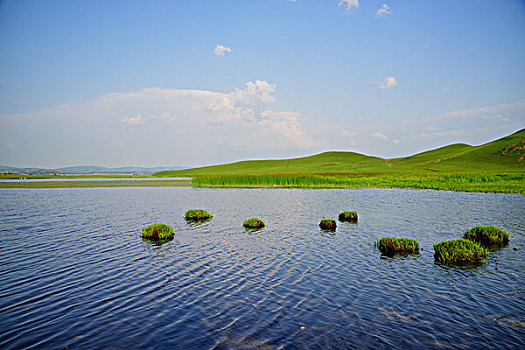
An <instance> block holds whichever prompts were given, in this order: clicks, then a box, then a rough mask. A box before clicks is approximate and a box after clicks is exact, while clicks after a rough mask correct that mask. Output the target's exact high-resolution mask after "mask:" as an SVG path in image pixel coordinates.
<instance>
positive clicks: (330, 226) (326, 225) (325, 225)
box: [319, 219, 337, 231]
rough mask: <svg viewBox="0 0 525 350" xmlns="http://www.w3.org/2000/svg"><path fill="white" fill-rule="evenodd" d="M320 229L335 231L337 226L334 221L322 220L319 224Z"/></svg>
mask: <svg viewBox="0 0 525 350" xmlns="http://www.w3.org/2000/svg"><path fill="white" fill-rule="evenodd" d="M319 227H320V228H322V229H323V230H330V231H335V229H336V228H337V224H336V222H335V220H334V219H322V220H321V222H320V223H319Z"/></svg>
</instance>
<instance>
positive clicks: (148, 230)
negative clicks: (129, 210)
mask: <svg viewBox="0 0 525 350" xmlns="http://www.w3.org/2000/svg"><path fill="white" fill-rule="evenodd" d="M173 235H174V233H173V228H172V227H171V226H168V225H166V224H152V225H149V226H146V227H144V228H143V229H142V234H141V236H142V237H143V238H149V239H154V240H165V239H172V238H173Z"/></svg>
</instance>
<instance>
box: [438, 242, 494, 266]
mask: <svg viewBox="0 0 525 350" xmlns="http://www.w3.org/2000/svg"><path fill="white" fill-rule="evenodd" d="M486 257H487V251H486V249H485V248H483V247H482V246H481V245H479V244H477V243H476V242H474V241H469V240H468V239H464V238H460V239H455V240H451V241H444V242H439V243H436V244H434V259H435V260H436V261H437V262H440V263H443V264H465V263H475V262H479V261H481V260H482V259H484V258H486Z"/></svg>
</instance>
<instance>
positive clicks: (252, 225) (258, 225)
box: [242, 218, 264, 228]
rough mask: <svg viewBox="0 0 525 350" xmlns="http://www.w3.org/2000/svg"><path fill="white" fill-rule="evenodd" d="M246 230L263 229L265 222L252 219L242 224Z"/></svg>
mask: <svg viewBox="0 0 525 350" xmlns="http://www.w3.org/2000/svg"><path fill="white" fill-rule="evenodd" d="M242 225H243V226H244V227H246V228H261V227H264V221H262V220H261V219H259V218H251V219H248V220H246V221H244V223H243V224H242Z"/></svg>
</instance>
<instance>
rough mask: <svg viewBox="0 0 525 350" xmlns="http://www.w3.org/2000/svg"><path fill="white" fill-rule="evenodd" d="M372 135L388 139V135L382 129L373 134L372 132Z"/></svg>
mask: <svg viewBox="0 0 525 350" xmlns="http://www.w3.org/2000/svg"><path fill="white" fill-rule="evenodd" d="M370 136H372V137H374V138H376V139H382V140H388V136H386V135H385V134H383V133H382V132H380V131H376V132H373V133H372V134H370Z"/></svg>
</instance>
